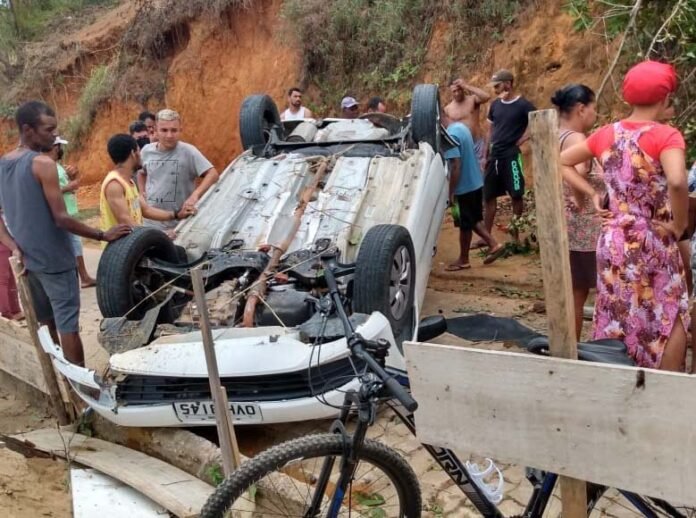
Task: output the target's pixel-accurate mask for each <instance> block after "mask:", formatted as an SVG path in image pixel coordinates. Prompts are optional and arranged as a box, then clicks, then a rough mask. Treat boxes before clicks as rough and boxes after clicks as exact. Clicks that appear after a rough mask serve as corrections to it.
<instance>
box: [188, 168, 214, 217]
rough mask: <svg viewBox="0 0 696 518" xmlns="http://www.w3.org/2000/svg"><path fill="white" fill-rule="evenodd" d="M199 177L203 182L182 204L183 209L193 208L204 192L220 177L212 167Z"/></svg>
mask: <svg viewBox="0 0 696 518" xmlns="http://www.w3.org/2000/svg"><path fill="white" fill-rule="evenodd" d="M201 176H202V177H203V181H202V182H201V183H200V185H199V186H198V187H196V189H195V190H194V191H193V193H192V194H191V196H189V197H188V199H187V200H186V201H185V202H184V206H185V207H194V206H195V205H196V203H198V200H200V199H201V196H203V195H204V194H205V193H206V191H207V190H208V189H210V187H211V186H212V185H214V184H215V183H216V182H217V181H218V179H219V178H220V175H219V174H218V172H217V171H216V170H215V168H214V167H211V168H210V169H208V170H207V171H206V172H205V173H203V174H202V175H201Z"/></svg>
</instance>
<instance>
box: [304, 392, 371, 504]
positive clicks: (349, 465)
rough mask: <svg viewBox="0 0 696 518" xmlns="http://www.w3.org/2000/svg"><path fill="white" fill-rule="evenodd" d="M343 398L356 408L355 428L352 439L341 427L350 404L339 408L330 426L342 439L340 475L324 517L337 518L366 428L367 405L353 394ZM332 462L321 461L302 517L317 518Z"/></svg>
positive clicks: (368, 411) (331, 459)
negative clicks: (336, 416)
mask: <svg viewBox="0 0 696 518" xmlns="http://www.w3.org/2000/svg"><path fill="white" fill-rule="evenodd" d="M345 399H346V403H348V400H351V401H352V402H354V403H355V404H356V405H357V406H358V409H359V410H358V425H357V427H356V429H355V432H354V433H353V435H352V437H351V436H349V435H348V432H347V431H346V428H345V425H346V422H347V421H348V415H349V413H350V409H351V406H352V405H350V404H344V406H343V409H342V410H341V415H340V416H339V418H338V419H337V420H336V421H334V423H333V424H332V425H331V433H336V434H340V435H342V436H343V454H342V455H341V466H340V475H339V478H338V482H337V483H336V486H335V489H334V493H333V496H332V497H331V504H330V505H329V510H328V512H327V514H326V517H327V518H336V517H337V516H338V513H339V512H340V510H341V505H342V504H343V499H344V498H345V495H346V492H347V491H350V489H349V488H350V484H351V482H352V480H353V476H354V475H355V470H356V469H357V467H358V459H359V457H360V455H359V454H360V447H361V446H362V444H363V442H364V441H365V437H366V435H367V429H368V428H369V426H370V418H371V416H370V414H371V411H370V404H369V403H365V402H362V401H359V399H358V396H357V394H356V393H348V394H346V397H345ZM335 462H336V458H335V457H327V458H326V459H325V460H324V464H323V465H322V468H321V473H320V474H319V479H318V480H317V484H316V490H315V491H314V495H313V496H312V503H311V505H310V506H309V509H307V512H305V514H304V518H319V512H320V511H321V506H322V503H323V501H324V496H325V494H326V490H327V488H328V487H329V483H330V478H331V472H332V470H333V467H334V464H335ZM349 498H350V495H349ZM349 505H350V502H349Z"/></svg>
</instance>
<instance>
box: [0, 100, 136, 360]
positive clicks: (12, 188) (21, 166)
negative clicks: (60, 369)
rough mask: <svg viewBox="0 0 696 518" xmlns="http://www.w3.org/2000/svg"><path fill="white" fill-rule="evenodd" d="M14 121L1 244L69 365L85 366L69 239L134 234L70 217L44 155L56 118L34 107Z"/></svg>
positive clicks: (1, 166) (3, 187)
mask: <svg viewBox="0 0 696 518" xmlns="http://www.w3.org/2000/svg"><path fill="white" fill-rule="evenodd" d="M15 120H16V122H17V126H18V128H19V134H20V145H19V147H18V148H17V149H15V150H14V151H11V152H10V153H8V154H6V155H4V156H3V157H2V158H0V208H1V209H2V211H3V217H4V221H3V220H2V219H0V241H1V242H2V243H3V244H4V245H5V246H7V247H8V248H9V249H10V250H12V253H13V255H14V256H15V257H18V258H20V259H21V260H22V261H23V263H24V267H25V270H26V275H27V278H28V283H29V288H30V290H31V295H32V299H33V301H34V310H35V311H36V317H37V319H38V320H39V322H40V323H41V324H43V325H46V326H48V328H49V331H50V332H51V336H52V337H53V340H54V341H55V342H56V343H60V345H61V347H62V348H63V354H64V355H65V358H66V360H68V361H70V362H72V363H75V364H77V365H84V353H83V349H82V341H81V340H80V334H79V313H80V291H79V290H80V288H79V283H78V278H77V264H76V262H75V254H74V253H73V250H72V246H71V244H70V237H69V234H68V233H69V232H72V233H73V234H77V235H78V236H82V237H86V238H89V239H96V240H99V241H114V240H115V239H118V238H119V237H122V236H124V235H126V234H127V233H129V232H130V231H131V229H130V227H129V226H127V225H117V226H115V227H113V228H110V229H109V230H108V231H107V232H102V231H100V230H96V229H93V228H92V227H89V226H87V225H85V224H84V223H81V222H80V221H78V220H76V219H74V218H72V217H70V216H69V215H68V213H67V211H66V209H65V202H64V201H63V195H62V193H61V190H60V186H59V184H58V170H57V168H56V163H55V162H54V161H53V160H52V159H51V158H49V157H47V156H44V155H42V154H41V152H44V151H46V150H47V149H50V148H51V146H52V145H53V142H54V141H55V137H56V126H57V121H56V115H55V113H54V111H53V110H52V109H51V108H50V107H48V106H47V105H45V104H44V103H42V102H39V101H30V102H28V103H25V104H23V105H22V106H20V107H19V109H18V110H17V113H16V114H15Z"/></svg>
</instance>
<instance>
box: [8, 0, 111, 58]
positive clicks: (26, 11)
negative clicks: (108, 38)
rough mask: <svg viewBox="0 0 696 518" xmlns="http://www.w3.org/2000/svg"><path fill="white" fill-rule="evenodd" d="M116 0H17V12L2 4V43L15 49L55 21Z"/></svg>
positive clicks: (15, 0)
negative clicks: (72, 13)
mask: <svg viewBox="0 0 696 518" xmlns="http://www.w3.org/2000/svg"><path fill="white" fill-rule="evenodd" d="M112 3H114V0H13V1H12V5H13V6H14V9H13V10H10V9H9V4H8V3H7V2H2V1H0V43H3V44H5V45H9V46H13V47H14V46H15V45H16V44H17V43H18V42H20V41H26V40H32V39H35V38H37V37H39V36H41V35H42V34H43V32H44V30H45V29H46V27H47V26H48V25H49V23H50V22H51V21H52V20H54V19H55V18H57V17H59V16H61V15H64V14H67V13H71V12H75V11H79V10H80V9H84V8H85V7H89V6H92V5H100V4H112Z"/></svg>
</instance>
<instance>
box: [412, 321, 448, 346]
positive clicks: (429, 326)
mask: <svg viewBox="0 0 696 518" xmlns="http://www.w3.org/2000/svg"><path fill="white" fill-rule="evenodd" d="M446 331H447V320H445V317H443V316H442V315H433V316H430V317H425V318H424V319H423V320H421V321H420V323H419V324H418V336H417V338H416V339H417V340H418V341H419V342H427V341H428V340H432V339H433V338H436V337H438V336H440V335H441V334H443V333H445V332H446Z"/></svg>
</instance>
